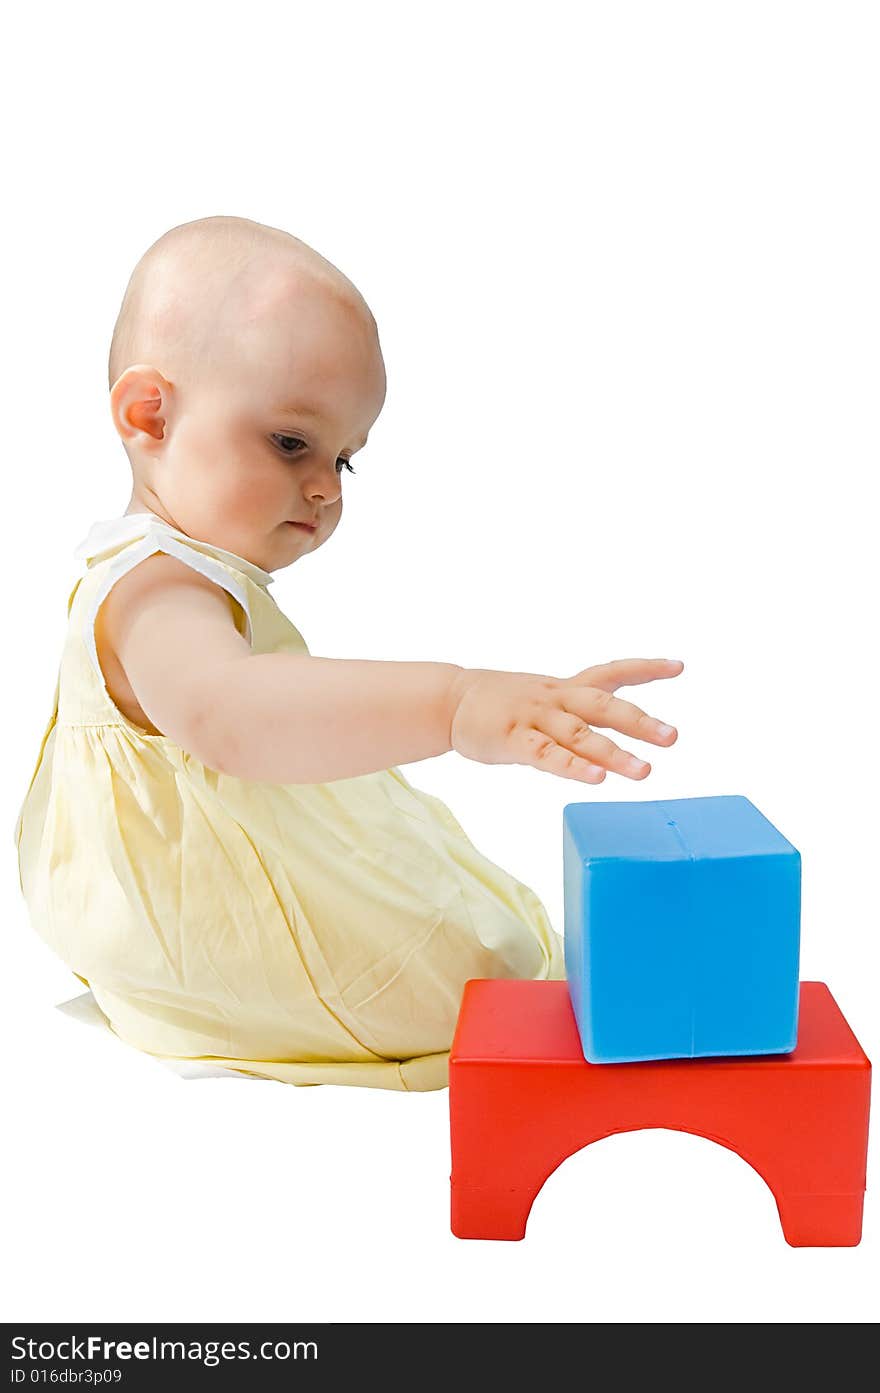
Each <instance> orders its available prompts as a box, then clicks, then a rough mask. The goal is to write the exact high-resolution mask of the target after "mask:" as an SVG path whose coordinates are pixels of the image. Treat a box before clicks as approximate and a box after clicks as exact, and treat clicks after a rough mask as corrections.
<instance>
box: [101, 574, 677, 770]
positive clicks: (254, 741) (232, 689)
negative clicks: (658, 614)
mask: <svg viewBox="0 0 880 1393" xmlns="http://www.w3.org/2000/svg"><path fill="white" fill-rule="evenodd" d="M123 587H125V588H124V589H123ZM116 592H118V593H116ZM114 594H116V598H115V599H114V600H113V603H112V605H110V597H108V600H107V601H105V605H110V610H109V614H108V616H107V620H106V623H107V634H108V637H109V639H110V641H111V642H112V645H113V649H114V652H115V653H116V656H117V657H118V659H119V661H120V663H121V664H122V666H123V668H124V670H125V673H126V676H127V678H128V681H129V682H130V684H131V686H132V688H133V690H134V692H135V695H136V696H137V699H138V701H139V703H140V705H141V706H142V708H143V710H144V711H145V712H146V714H147V715H148V716H149V718H150V720H151V721H152V722H153V723H154V725H155V726H156V728H157V729H159V730H161V731H162V732H163V733H164V734H166V735H168V736H170V737H171V738H172V739H173V740H175V741H176V742H177V743H178V744H180V745H181V746H182V747H183V748H184V749H186V750H188V751H189V752H190V753H191V754H193V755H195V756H196V758H197V759H199V760H201V761H202V762H203V763H204V764H207V765H208V766H209V767H210V768H213V769H217V770H219V771H220V772H221V773H227V774H231V775H234V776H235V777H237V778H244V779H254V780H260V781H263V782H268V783H327V782H330V781H332V780H334V779H347V778H355V777H356V776H357V775H360V774H369V773H373V772H375V771H377V770H381V769H388V768H390V767H392V766H394V765H397V764H411V763H416V762H417V761H418V760H422V759H429V758H431V757H432V756H433V755H440V754H444V753H445V752H446V751H447V750H449V749H455V750H457V751H458V752H459V753H460V754H462V755H464V756H465V757H466V758H468V759H473V760H477V761H478V762H480V763H484V764H530V765H533V766H534V767H535V768H537V769H543V770H545V771H546V772H547V773H551V774H556V775H558V776H560V777H562V778H569V779H577V780H580V781H582V782H587V783H597V782H599V781H600V780H601V779H603V778H604V777H605V771H606V769H610V770H612V771H613V772H615V773H617V774H622V775H624V776H625V777H627V778H631V779H643V778H645V777H646V776H647V774H648V773H649V772H650V768H651V766H650V765H649V764H647V763H646V762H645V761H643V760H640V759H637V758H636V757H635V756H633V755H631V754H629V753H628V752H627V751H625V750H621V749H620V748H619V747H618V746H617V745H616V744H615V743H614V742H613V741H612V740H610V739H608V737H607V736H604V735H599V734H597V732H596V731H595V730H594V729H593V727H594V726H600V727H605V728H609V729H611V728H613V729H616V730H621V731H623V732H624V733H626V734H628V735H631V736H633V737H635V738H636V739H638V740H645V741H649V742H651V743H652V744H655V745H661V746H667V745H671V744H673V743H674V742H675V740H676V738H677V732H676V731H675V730H674V728H673V727H671V726H662V725H661V724H660V723H659V722H658V721H655V720H654V719H653V718H652V717H651V716H648V715H647V714H646V713H645V712H644V711H642V710H641V708H640V707H638V706H635V705H633V704H632V703H631V702H628V701H623V700H620V699H619V698H617V697H614V696H612V695H611V694H612V693H613V692H614V691H616V690H617V688H618V687H621V686H627V685H635V684H639V683H645V682H650V681H654V680H656V679H660V678H668V677H676V676H678V674H679V672H680V671H681V669H682V666H683V664H681V663H680V662H678V661H671V662H670V661H667V660H665V659H660V658H633V659H627V660H620V661H617V662H612V663H605V664H602V665H600V666H597V667H592V668H586V669H584V670H583V671H582V672H579V673H577V674H576V675H575V676H574V677H571V678H556V677H549V676H547V675H544V674H540V673H537V674H536V673H528V672H499V671H495V670H492V669H481V668H477V669H471V668H461V667H459V666H457V665H456V664H454V663H433V662H374V661H371V660H369V659H358V658H354V659H341V658H317V657H312V656H311V655H309V654H296V653H260V654H254V653H252V652H251V650H250V647H249V645H248V643H247V641H246V640H245V639H244V638H243V637H242V636H241V635H240V634H239V633H238V631H237V630H236V628H235V626H234V623H233V615H232V610H231V607H230V603H229V600H228V597H227V595H226V593H225V591H223V590H221V589H220V588H219V587H218V586H216V585H214V584H213V583H212V582H211V581H208V580H206V579H205V578H204V577H202V576H200V575H199V574H198V573H197V572H194V571H192V570H191V569H190V568H189V567H187V566H185V565H184V564H183V563H181V562H178V561H176V560H175V559H174V558H171V557H166V556H164V555H162V556H156V557H150V558H149V559H148V560H147V561H144V562H142V563H141V564H140V565H139V566H137V567H135V568H134V570H133V571H131V572H129V573H128V575H127V576H125V577H123V578H122V580H121V581H118V582H117V584H116V586H115V587H114V588H113V590H111V592H110V596H114Z"/></svg>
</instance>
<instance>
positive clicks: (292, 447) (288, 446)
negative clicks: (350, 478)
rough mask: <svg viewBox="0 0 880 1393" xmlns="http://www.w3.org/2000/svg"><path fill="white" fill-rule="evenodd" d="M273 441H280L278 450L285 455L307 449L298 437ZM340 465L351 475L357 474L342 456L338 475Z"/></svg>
mask: <svg viewBox="0 0 880 1393" xmlns="http://www.w3.org/2000/svg"><path fill="white" fill-rule="evenodd" d="M272 439H273V440H277V441H278V448H279V450H280V451H281V453H282V454H283V455H295V454H296V453H297V450H298V449H303V450H305V449H306V448H307V447H306V443H305V441H304V440H300V439H299V437H298V436H296V435H274V436H273V437H272ZM340 465H342V466H344V468H346V469H347V470H348V471H349V473H351V474H354V473H355V470H354V469H353V468H352V465H351V462H350V460H347V459H345V457H344V456H343V455H340V456H339V459H338V460H337V461H336V470H337V473H340V474H341V473H342V470H341V469H340Z"/></svg>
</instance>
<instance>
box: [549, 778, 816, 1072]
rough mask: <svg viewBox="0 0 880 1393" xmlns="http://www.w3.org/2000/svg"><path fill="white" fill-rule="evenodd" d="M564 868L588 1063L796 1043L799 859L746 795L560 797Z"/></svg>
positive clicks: (568, 944) (775, 1049)
mask: <svg viewBox="0 0 880 1393" xmlns="http://www.w3.org/2000/svg"><path fill="white" fill-rule="evenodd" d="M563 864H564V874H565V967H566V975H567V977H568V986H569V992H570V994H571V1001H572V1006H573V1008H574V1014H575V1018H576V1020H577V1025H578V1030H579V1032H580V1037H581V1044H582V1046H583V1051H584V1056H585V1058H586V1059H587V1060H588V1061H589V1062H590V1063H591V1064H615V1063H622V1062H624V1061H632V1060H644V1059H679V1058H682V1059H693V1058H696V1057H697V1056H700V1055H741V1054H787V1053H789V1052H790V1051H791V1050H793V1049H794V1047H795V1044H796V1043H797V1010H798V966H799V954H800V910H801V858H800V852H798V851H797V850H796V849H795V847H793V846H792V845H791V842H789V841H787V840H786V839H785V837H783V835H782V833H781V832H778V831H777V830H776V828H775V827H774V826H773V824H772V823H771V822H768V820H767V818H766V817H764V815H763V814H762V813H760V812H759V811H758V809H757V808H756V807H755V806H754V804H753V803H750V802H749V800H748V798H741V797H739V796H736V795H730V796H723V797H715V798H672V799H666V800H665V801H664V802H652V803H569V804H568V805H567V806H566V808H565V810H564V813H563Z"/></svg>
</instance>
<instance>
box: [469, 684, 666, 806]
mask: <svg viewBox="0 0 880 1393" xmlns="http://www.w3.org/2000/svg"><path fill="white" fill-rule="evenodd" d="M683 670H684V663H682V662H680V661H679V660H678V659H677V658H676V659H666V658H626V659H621V660H619V661H617V662H613V663H602V664H600V665H599V666H597V667H588V668H584V670H583V672H578V673H576V674H575V676H574V677H568V678H564V677H563V678H560V677H545V676H541V675H539V674H537V673H531V672H495V671H492V670H491V669H488V668H466V669H465V671H464V672H463V673H462V674H461V676H460V677H458V678H457V679H456V680H455V682H454V683H453V684H452V689H451V704H450V709H451V711H452V720H451V725H450V743H451V745H452V748H453V749H454V750H457V751H458V753H459V754H460V755H464V757H465V758H466V759H473V760H476V761H477V762H478V763H480V764H531V765H533V766H534V767H535V768H536V769H545V770H546V771H547V772H548V773H549V774H558V775H559V776H560V777H561V778H563V779H580V780H581V781H582V782H584V783H590V784H597V783H601V782H602V780H603V779H604V777H605V770H606V769H611V770H613V772H614V773H616V774H625V775H626V777H627V778H628V779H644V778H646V777H647V775H648V774H650V772H651V766H650V764H647V763H645V761H644V760H641V759H638V758H637V756H636V755H632V754H629V753H628V752H627V751H625V750H622V749H620V747H619V746H618V745H615V743H614V741H613V740H609V739H608V738H607V737H606V736H604V735H597V734H596V732H595V731H594V730H592V729H591V727H592V726H604V727H607V728H610V729H613V730H620V731H623V733H624V734H625V735H631V736H634V737H635V738H636V739H637V740H648V741H650V742H651V743H652V744H654V745H663V746H668V745H673V744H675V741H676V740H677V739H678V732H677V731H676V730H675V729H674V728H673V727H672V726H667V725H663V724H662V723H661V722H660V721H655V720H654V719H653V718H652V717H651V716H648V715H646V714H645V712H644V711H642V710H641V708H640V707H638V706H634V705H633V704H632V702H629V701H621V700H620V699H619V698H618V697H614V696H611V695H610V693H612V692H614V691H616V690H617V688H618V687H626V686H635V685H637V684H639V683H642V682H653V681H655V680H656V679H659V678H663V677H677V676H678V675H679V673H681V672H682V671H683ZM603 766H604V767H603Z"/></svg>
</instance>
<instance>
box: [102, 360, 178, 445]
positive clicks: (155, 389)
mask: <svg viewBox="0 0 880 1393" xmlns="http://www.w3.org/2000/svg"><path fill="white" fill-rule="evenodd" d="M173 391H174V388H173V387H172V385H171V383H170V382H169V381H168V380H167V379H166V378H164V377H163V376H162V374H161V373H160V372H159V371H158V369H157V368H153V367H150V365H149V364H148V363H135V364H133V365H132V367H130V368H126V369H125V372H123V373H121V374H120V376H119V377H117V379H116V381H115V382H114V383H113V386H112V387H111V388H110V410H111V412H112V414H113V423H114V425H115V426H116V429H117V430H118V432H119V434H120V435H121V436H122V439H123V441H124V442H125V443H126V444H127V445H137V446H138V447H139V448H140V449H147V450H149V449H151V448H155V446H156V445H157V444H158V443H159V442H160V441H161V440H163V439H164V436H165V428H166V426H167V423H168V413H169V411H170V408H171V398H172V394H173Z"/></svg>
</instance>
